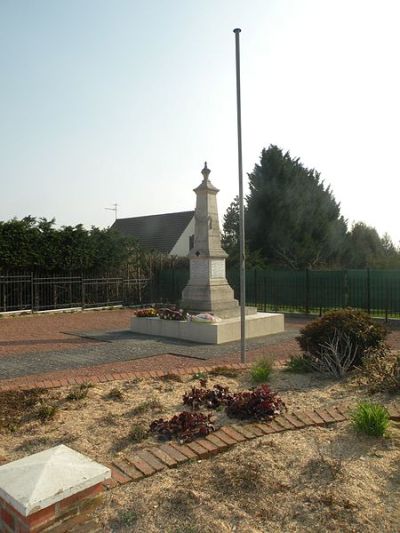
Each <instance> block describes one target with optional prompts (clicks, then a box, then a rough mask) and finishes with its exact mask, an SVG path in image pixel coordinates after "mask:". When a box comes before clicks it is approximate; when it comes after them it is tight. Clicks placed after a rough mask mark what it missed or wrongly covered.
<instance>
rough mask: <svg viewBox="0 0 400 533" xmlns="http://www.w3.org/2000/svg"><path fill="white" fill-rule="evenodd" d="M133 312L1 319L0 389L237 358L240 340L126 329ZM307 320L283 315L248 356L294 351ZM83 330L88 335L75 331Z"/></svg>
mask: <svg viewBox="0 0 400 533" xmlns="http://www.w3.org/2000/svg"><path fill="white" fill-rule="evenodd" d="M132 314H133V311H132V310H130V309H116V310H112V311H108V310H107V311H85V312H78V313H72V314H69V313H62V314H42V315H33V316H19V317H8V318H3V319H0V385H1V387H0V390H5V389H7V388H10V387H12V388H15V387H16V388H21V387H34V386H38V384H41V386H44V384H46V385H45V386H59V385H60V384H70V383H83V382H85V381H92V382H96V381H107V380H113V379H121V378H118V377H116V376H125V377H124V378H123V379H129V378H130V377H135V376H138V377H139V376H140V375H141V374H142V373H148V372H150V373H154V372H155V371H157V372H163V373H168V372H175V371H181V370H186V371H192V369H195V368H196V367H199V366H201V367H209V366H215V365H217V366H223V365H227V364H232V363H236V362H238V361H239V353H240V346H239V343H229V344H227V345H219V346H210V345H196V344H194V343H179V342H174V341H173V340H168V339H155V340H149V339H148V338H146V337H144V336H134V335H133V334H129V333H128V334H127V332H126V330H127V328H128V327H129V320H130V317H131V316H132ZM309 320H310V319H309V318H308V317H305V318H304V317H287V318H286V331H285V333H283V334H277V335H271V336H269V337H264V338H262V339H254V340H252V341H249V343H248V353H247V357H248V361H250V362H251V361H253V360H254V359H256V358H257V357H259V356H260V355H264V354H270V355H272V356H274V357H275V358H276V359H279V360H284V359H287V358H288V357H289V356H291V355H294V354H296V353H299V348H298V346H297V342H296V341H295V336H296V334H297V332H298V330H299V328H300V327H302V326H303V325H304V324H306V323H307V322H308V321H309ZM122 330H125V331H122ZM82 331H83V332H85V333H84V334H85V335H87V334H88V332H89V334H90V336H91V338H90V339H88V338H83V337H81V336H77V335H79V334H81V333H80V332H82ZM110 331H111V332H113V333H112V334H111V335H110V333H108V334H106V335H104V332H110ZM130 335H131V336H130ZM104 339H105V340H104ZM110 339H111V340H110ZM389 341H390V344H391V347H392V348H393V349H399V348H400V331H399V330H394V331H393V333H392V334H391V335H390V338H389ZM66 346H68V348H67V349H66ZM143 375H146V374H143ZM127 376H129V378H128V377H127ZM52 384H53V385H52Z"/></svg>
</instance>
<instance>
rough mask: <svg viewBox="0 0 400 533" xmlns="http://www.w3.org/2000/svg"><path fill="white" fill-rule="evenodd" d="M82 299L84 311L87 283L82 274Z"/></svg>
mask: <svg viewBox="0 0 400 533" xmlns="http://www.w3.org/2000/svg"><path fill="white" fill-rule="evenodd" d="M81 300H82V311H83V310H84V309H85V283H84V280H83V276H81Z"/></svg>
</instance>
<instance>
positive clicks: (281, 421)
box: [273, 416, 296, 430]
mask: <svg viewBox="0 0 400 533" xmlns="http://www.w3.org/2000/svg"><path fill="white" fill-rule="evenodd" d="M273 422H275V423H276V424H279V425H281V426H282V427H283V428H284V429H285V430H289V429H295V428H296V426H295V425H294V424H292V423H291V422H290V421H289V420H288V419H287V418H285V417H284V416H277V417H276V418H274V420H273Z"/></svg>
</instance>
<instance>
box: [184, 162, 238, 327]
mask: <svg viewBox="0 0 400 533" xmlns="http://www.w3.org/2000/svg"><path fill="white" fill-rule="evenodd" d="M201 173H202V174H203V181H202V182H201V184H200V185H199V186H198V187H197V188H196V189H194V192H195V193H196V210H195V215H194V216H195V230H194V245H193V248H192V249H191V250H190V252H189V259H190V279H189V282H188V284H187V285H186V287H185V288H184V289H183V292H182V301H181V306H182V307H183V308H184V309H186V310H188V311H191V312H204V311H207V312H210V313H213V314H215V315H217V316H219V317H221V318H229V317H234V316H238V314H239V306H238V301H237V300H235V299H234V296H233V290H232V288H231V287H230V285H229V284H228V282H227V280H226V277H225V259H226V257H227V254H226V252H224V250H223V249H222V247H221V233H220V229H219V220H218V207H217V193H218V192H219V189H217V188H216V187H214V185H213V184H212V183H211V182H210V180H209V179H208V177H209V175H210V169H209V168H207V163H205V164H204V168H203V170H202V171H201Z"/></svg>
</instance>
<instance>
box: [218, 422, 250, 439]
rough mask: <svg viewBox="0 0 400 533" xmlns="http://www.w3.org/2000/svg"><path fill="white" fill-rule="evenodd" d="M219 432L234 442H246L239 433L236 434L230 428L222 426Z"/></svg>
mask: <svg viewBox="0 0 400 533" xmlns="http://www.w3.org/2000/svg"><path fill="white" fill-rule="evenodd" d="M221 431H223V432H224V433H226V434H227V435H228V437H231V438H232V439H234V440H236V441H237V442H244V441H245V440H246V437H243V435H242V434H241V433H238V432H237V431H236V430H235V429H233V428H232V427H231V426H223V427H222V428H221Z"/></svg>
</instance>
